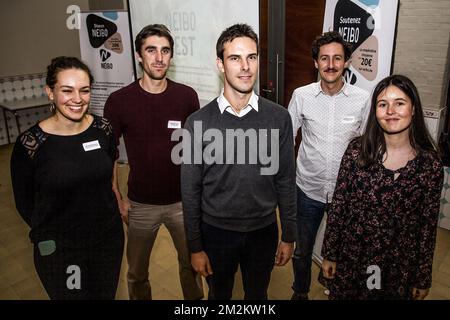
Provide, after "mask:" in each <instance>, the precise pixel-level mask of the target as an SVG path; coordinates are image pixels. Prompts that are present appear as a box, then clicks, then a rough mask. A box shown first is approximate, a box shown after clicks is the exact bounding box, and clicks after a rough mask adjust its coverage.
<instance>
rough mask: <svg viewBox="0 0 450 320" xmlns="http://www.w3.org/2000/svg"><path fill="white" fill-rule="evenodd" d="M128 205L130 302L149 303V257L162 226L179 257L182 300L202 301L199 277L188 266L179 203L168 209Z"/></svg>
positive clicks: (187, 252)
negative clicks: (146, 301)
mask: <svg viewBox="0 0 450 320" xmlns="http://www.w3.org/2000/svg"><path fill="white" fill-rule="evenodd" d="M130 203H131V208H130V211H129V213H128V214H129V217H128V218H129V226H128V242H127V260H128V274H127V280H128V294H129V296H130V299H131V300H149V299H150V300H151V299H152V292H151V286H150V281H149V272H148V269H149V262H150V254H151V251H152V248H153V244H154V243H155V239H156V236H157V234H158V230H159V227H160V226H161V224H164V225H165V226H166V228H167V229H168V230H169V233H170V235H171V237H172V240H173V243H174V245H175V249H176V250H177V253H178V265H179V274H180V282H181V288H182V291H183V296H184V299H186V300H196V299H201V298H203V284H202V280H201V276H200V275H199V274H197V273H196V272H195V271H194V270H193V269H192V266H191V260H190V254H189V251H188V248H187V244H186V236H185V231H184V222H183V211H182V207H181V202H177V203H174V204H170V205H149V204H142V203H137V202H134V201H130Z"/></svg>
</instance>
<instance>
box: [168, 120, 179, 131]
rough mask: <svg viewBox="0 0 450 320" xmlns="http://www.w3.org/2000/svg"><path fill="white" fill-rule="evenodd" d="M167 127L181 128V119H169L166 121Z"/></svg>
mask: <svg viewBox="0 0 450 320" xmlns="http://www.w3.org/2000/svg"><path fill="white" fill-rule="evenodd" d="M167 128H169V129H180V128H181V121H176V120H169V122H168V123H167Z"/></svg>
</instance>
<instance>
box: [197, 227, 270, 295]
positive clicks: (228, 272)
mask: <svg viewBox="0 0 450 320" xmlns="http://www.w3.org/2000/svg"><path fill="white" fill-rule="evenodd" d="M202 239H203V247H204V250H205V252H206V254H207V255H208V258H209V261H210V263H211V267H212V271H213V274H212V275H211V276H209V277H208V278H207V279H206V280H207V283H208V286H209V295H208V299H210V300H230V299H231V295H232V291H233V286H234V277H235V274H236V272H237V269H238V266H240V268H241V273H242V282H243V287H244V292H245V296H244V299H245V300H267V288H268V287H269V283H270V275H271V273H272V269H273V267H274V263H275V254H276V251H277V247H278V227H277V224H276V223H273V224H271V225H269V226H267V227H265V228H262V229H259V230H255V231H250V232H235V231H229V230H224V229H220V228H216V227H214V226H211V225H208V224H205V223H203V224H202Z"/></svg>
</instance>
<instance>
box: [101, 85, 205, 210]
mask: <svg viewBox="0 0 450 320" xmlns="http://www.w3.org/2000/svg"><path fill="white" fill-rule="evenodd" d="M198 108H199V101H198V96H197V93H196V92H195V91H194V90H193V89H192V88H190V87H188V86H185V85H183V84H179V83H176V82H174V81H171V80H168V84H167V88H166V90H165V91H164V92H162V93H159V94H152V93H149V92H147V91H145V90H144V89H142V88H141V86H140V85H139V81H138V80H137V81H135V82H133V83H131V84H130V85H128V86H126V87H124V88H122V89H120V90H118V91H116V92H113V93H112V94H111V95H110V96H109V98H108V100H107V101H106V104H105V110H104V117H105V118H107V119H108V120H109V121H110V122H111V124H112V126H113V129H114V132H115V135H116V141H117V144H119V138H120V137H121V136H122V135H123V137H124V141H125V148H126V151H127V156H128V163H129V165H130V173H129V176H128V198H129V199H130V200H132V201H135V202H139V203H145V204H155V205H165V204H171V203H175V202H178V201H181V193H180V166H179V165H175V164H173V163H172V160H171V158H170V154H171V151H172V148H173V147H174V146H175V145H176V144H177V143H178V141H171V140H170V138H171V134H172V132H173V131H174V130H175V129H174V128H169V125H168V124H169V121H179V122H180V125H181V127H183V125H184V122H185V120H186V118H187V117H188V116H189V115H190V114H191V113H193V112H194V111H196V110H197V109H198ZM175 123H177V122H175ZM173 126H174V125H173V124H172V127H173Z"/></svg>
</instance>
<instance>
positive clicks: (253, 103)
mask: <svg viewBox="0 0 450 320" xmlns="http://www.w3.org/2000/svg"><path fill="white" fill-rule="evenodd" d="M258 99H259V97H258V96H257V95H256V94H255V91H252V95H251V97H250V99H249V100H248V104H247V105H246V106H245V107H244V108H242V109H241V111H240V112H239V113H236V112H235V111H234V110H233V108H232V107H231V104H230V103H229V102H228V100H227V98H225V96H224V95H223V89H222V92H221V93H220V95H219V97H217V103H218V104H219V109H220V113H222V114H223V113H224V111H225V110H226V111H228V112H229V113H231V114H233V115H235V116H236V117H243V116H245V115H246V114H247V113H249V112H250V111H251V110H252V108H253V109H255V111H258Z"/></svg>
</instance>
